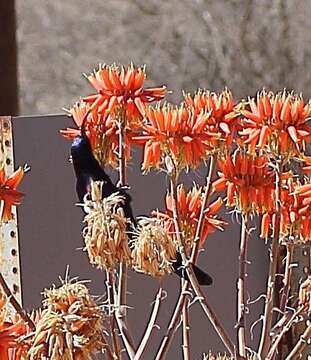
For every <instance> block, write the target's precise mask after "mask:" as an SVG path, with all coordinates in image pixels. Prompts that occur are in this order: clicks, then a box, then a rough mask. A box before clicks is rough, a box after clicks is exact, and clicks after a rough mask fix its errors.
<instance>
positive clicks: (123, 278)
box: [118, 109, 127, 317]
mask: <svg viewBox="0 0 311 360" xmlns="http://www.w3.org/2000/svg"><path fill="white" fill-rule="evenodd" d="M125 116H126V115H125V110H124V109H122V111H121V114H120V119H119V154H118V155H119V183H118V184H119V186H121V187H122V186H125V185H126V181H127V180H126V159H125V136H126V130H125V123H126V118H125ZM126 288H127V266H126V264H125V263H124V262H122V263H121V264H120V270H119V287H118V312H121V313H122V316H124V317H126V307H125V305H126ZM119 316H120V314H119Z"/></svg>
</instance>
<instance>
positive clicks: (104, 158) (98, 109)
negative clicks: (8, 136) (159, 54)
mask: <svg viewBox="0 0 311 360" xmlns="http://www.w3.org/2000/svg"><path fill="white" fill-rule="evenodd" d="M87 78H88V80H89V81H90V83H91V84H92V85H93V86H94V88H95V89H96V90H97V91H98V93H97V94H94V95H90V96H87V97H85V98H83V99H82V100H80V101H79V102H77V103H76V104H75V105H74V106H73V107H72V108H71V109H70V110H69V114H70V115H71V116H72V118H73V121H74V122H75V124H76V126H77V128H76V129H73V128H67V129H65V130H61V133H62V134H63V136H64V137H66V138H68V139H73V138H74V137H75V136H78V135H80V134H81V126H82V125H83V128H84V130H85V133H86V135H87V136H88V138H89V140H90V142H91V146H92V149H93V152H94V155H95V157H96V158H97V160H98V161H99V162H100V163H101V164H102V165H103V166H104V165H107V164H110V165H111V166H113V167H116V166H117V163H118V161H117V155H116V154H117V152H118V149H119V137H118V133H119V122H122V123H123V127H124V129H125V131H124V133H125V157H126V159H128V158H129V157H130V144H131V142H132V138H133V130H137V129H138V127H139V126H140V124H141V121H142V119H143V116H144V114H145V104H146V103H150V102H153V101H157V100H161V99H162V98H163V97H164V96H165V94H166V87H165V86H162V87H160V88H144V87H143V86H144V81H145V78H146V74H145V70H144V68H143V67H139V68H134V66H133V65H131V66H129V67H128V68H124V67H123V66H120V67H118V66H106V65H104V66H101V67H100V68H99V69H98V70H97V71H95V72H94V73H92V74H91V75H89V76H87Z"/></svg>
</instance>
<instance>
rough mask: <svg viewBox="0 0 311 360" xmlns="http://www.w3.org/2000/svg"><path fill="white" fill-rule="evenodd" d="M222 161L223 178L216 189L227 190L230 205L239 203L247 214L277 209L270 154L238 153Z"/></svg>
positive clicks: (219, 180)
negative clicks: (252, 154) (268, 155)
mask: <svg viewBox="0 0 311 360" xmlns="http://www.w3.org/2000/svg"><path fill="white" fill-rule="evenodd" d="M218 164H219V168H220V172H219V179H217V180H215V181H214V183H213V189H214V190H215V191H226V192H227V206H235V207H237V209H238V210H239V211H242V212H243V213H244V214H248V213H249V212H257V213H263V212H267V211H269V210H271V209H273V204H274V203H273V200H272V199H273V196H274V174H273V171H272V170H270V169H269V166H268V161H267V158H266V157H264V156H255V157H253V156H251V155H248V154H243V153H236V154H234V155H233V156H228V157H226V158H224V159H220V160H219V161H218Z"/></svg>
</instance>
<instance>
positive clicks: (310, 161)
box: [302, 156, 311, 174]
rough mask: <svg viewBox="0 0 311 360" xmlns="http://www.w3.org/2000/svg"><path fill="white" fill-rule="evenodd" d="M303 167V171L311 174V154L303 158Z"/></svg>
mask: <svg viewBox="0 0 311 360" xmlns="http://www.w3.org/2000/svg"><path fill="white" fill-rule="evenodd" d="M303 162H304V164H303V167H302V171H303V172H304V173H305V174H311V156H305V157H304V158H303Z"/></svg>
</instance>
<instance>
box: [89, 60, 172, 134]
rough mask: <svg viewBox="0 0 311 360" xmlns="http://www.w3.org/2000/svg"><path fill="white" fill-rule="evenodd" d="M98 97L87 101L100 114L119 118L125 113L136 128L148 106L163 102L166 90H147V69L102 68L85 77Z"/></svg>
mask: <svg viewBox="0 0 311 360" xmlns="http://www.w3.org/2000/svg"><path fill="white" fill-rule="evenodd" d="M86 77H87V79H88V80H89V82H90V83H91V85H92V86H93V87H94V88H95V89H96V90H97V94H95V95H91V96H88V97H86V98H84V100H85V101H86V102H90V103H91V104H92V106H93V107H95V108H97V109H98V110H97V111H99V112H103V111H106V112H108V113H109V114H115V115H117V116H120V114H121V113H122V111H124V112H125V113H124V115H125V119H126V123H127V125H128V124H130V123H131V125H132V126H131V127H133V126H134V127H135V125H136V126H137V120H138V124H139V123H140V120H141V119H142V117H143V116H144V113H145V104H146V103H150V102H154V101H159V100H162V99H163V98H164V97H165V95H166V92H167V91H166V87H165V86H161V87H154V88H144V82H145V79H146V73H145V67H137V68H135V67H134V65H133V64H131V65H130V66H128V67H127V68H125V67H124V66H116V65H110V66H108V65H101V66H99V69H98V70H95V71H94V72H93V73H91V74H90V75H87V76H86Z"/></svg>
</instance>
